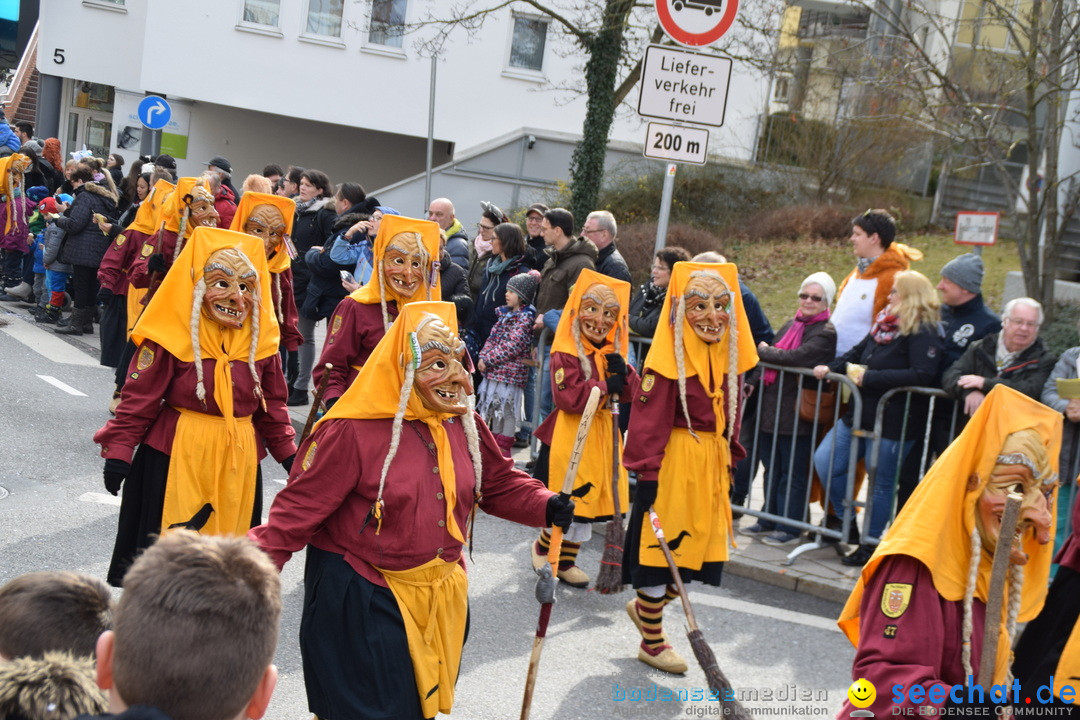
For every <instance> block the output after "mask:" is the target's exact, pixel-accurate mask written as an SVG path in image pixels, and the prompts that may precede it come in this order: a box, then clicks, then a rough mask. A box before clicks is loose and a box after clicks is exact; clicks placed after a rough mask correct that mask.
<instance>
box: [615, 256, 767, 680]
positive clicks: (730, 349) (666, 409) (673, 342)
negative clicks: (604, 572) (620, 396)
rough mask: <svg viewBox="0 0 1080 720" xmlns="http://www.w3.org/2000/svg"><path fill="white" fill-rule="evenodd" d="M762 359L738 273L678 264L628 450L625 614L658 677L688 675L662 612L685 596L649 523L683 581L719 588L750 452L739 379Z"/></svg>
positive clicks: (725, 266)
mask: <svg viewBox="0 0 1080 720" xmlns="http://www.w3.org/2000/svg"><path fill="white" fill-rule="evenodd" d="M757 359H758V356H757V351H756V350H755V348H754V338H753V335H752V334H751V332H750V324H749V322H748V321H747V319H746V314H745V312H743V306H742V295H741V293H740V292H739V281H738V271H737V269H736V268H735V266H734V265H732V264H730V263H721V264H713V263H690V262H681V263H677V264H676V265H675V267H674V268H672V271H671V282H669V283H668V287H667V294H666V296H665V297H664V307H663V310H661V312H660V323H659V325H657V328H656V334H655V335H654V336H653V344H652V347H651V348H650V350H649V354H648V356H647V357H646V358H645V369H644V371H643V372H642V377H641V389H640V391H639V392H637V393H635V394H634V398H633V403H634V405H633V412H632V413H631V415H630V428H629V431H628V433H627V441H626V449H625V450H624V452H623V464H624V465H625V466H626V467H627V469H629V470H633V471H634V472H636V473H637V494H636V497H635V498H634V506H633V508H632V510H631V513H630V522H629V525H628V528H627V533H626V550H625V554H624V556H623V581H624V582H626V583H628V584H632V585H633V586H634V588H635V590H636V591H637V598H636V599H635V600H630V602H628V603H627V605H626V611H627V613H628V614H629V615H630V619H631V620H632V621H633V622H634V624H635V625H636V626H637V628H638V630H639V631H640V633H641V637H642V641H641V645H640V647H639V649H638V660H641V661H642V662H644V663H646V664H647V665H651V666H652V667H655V668H657V669H659V670H664V671H666V672H672V673H682V672H686V661H685V660H683V659H682V657H680V656H679V654H678V653H677V652H675V650H674V649H673V648H672V647H671V645H670V644H668V641H667V638H666V637H665V635H664V630H663V626H662V621H663V611H664V606H665V605H667V604H668V603H669V602H671V601H672V600H673V599H675V598H676V597H678V594H677V592H676V590H675V588H674V585H673V584H671V583H672V577H671V571H670V570H669V568H668V564H667V561H666V560H665V558H664V555H663V554H662V552H661V550H660V545H659V543H658V542H657V541H656V538H655V537H654V535H653V533H652V531H651V530H649V529H643V528H647V527H648V522H647V521H645V519H644V518H645V516H646V515H647V514H648V512H649V509H650V508H651V507H652V508H655V510H656V513H657V515H658V516H659V517H660V519H661V521H662V522H663V527H664V534H665V535H666V536H667V538H668V539H669V543H670V545H671V550H672V552H673V554H674V557H675V561H676V564H677V565H678V569H679V575H680V576H681V578H682V580H683V582H684V583H689V582H690V581H691V580H698V581H700V582H703V583H706V584H708V585H719V584H720V577H721V573H722V571H723V564H724V561H726V560H727V559H728V545H729V543H730V544H733V541H732V520H731V503H730V501H729V499H728V495H729V489H730V486H731V472H732V467H733V466H734V464H735V462H736V461H738V460H740V459H741V458H742V457H744V456H745V454H746V453H745V451H744V450H743V449H742V447H741V446H740V445H739V443H738V440H737V439H736V438H738V436H739V429H738V424H739V411H738V407H739V388H740V387H741V385H742V383H741V381H740V378H739V377H738V376H739V375H741V374H742V373H745V372H746V371H747V370H749V369H750V368H752V367H754V365H756V364H757Z"/></svg>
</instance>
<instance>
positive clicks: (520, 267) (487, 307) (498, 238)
mask: <svg viewBox="0 0 1080 720" xmlns="http://www.w3.org/2000/svg"><path fill="white" fill-rule="evenodd" d="M482 222H486V221H482ZM490 235H491V255H490V257H489V258H488V260H487V262H486V263H485V264H484V270H483V273H482V274H481V283H480V290H479V292H477V293H476V333H477V338H478V340H479V342H480V345H481V346H483V344H484V342H485V341H486V340H487V336H488V333H490V332H491V328H492V327H494V326H495V322H496V309H497V308H499V307H500V306H502V305H504V304H505V303H506V284H507V282H509V280H510V278H512V277H514V276H516V275H518V274H519V273H523V272H525V271H526V270H528V269H529V265H528V257H527V255H526V253H525V238H524V237H522V235H521V228H519V227H518V226H517V225H515V224H513V223H509V222H504V223H499V224H498V225H496V226H495V227H493V228H492V229H491V232H490ZM537 274H539V273H537ZM533 295H535V293H533ZM532 300H533V298H532V297H530V298H529V302H528V303H526V304H529V305H531V304H532ZM534 311H535V308H534ZM533 314H534V315H535V312H534V313H533ZM534 320H535V318H534Z"/></svg>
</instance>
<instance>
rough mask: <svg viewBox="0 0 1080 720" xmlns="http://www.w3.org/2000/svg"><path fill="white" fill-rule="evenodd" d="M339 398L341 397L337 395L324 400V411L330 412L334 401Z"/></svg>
mask: <svg viewBox="0 0 1080 720" xmlns="http://www.w3.org/2000/svg"><path fill="white" fill-rule="evenodd" d="M340 399H341V396H340V395H338V396H337V397H336V398H330V399H329V400H327V401H326V402H324V403H323V405H325V406H326V412H330V408H332V407H334V403H336V402H337V401H338V400H340Z"/></svg>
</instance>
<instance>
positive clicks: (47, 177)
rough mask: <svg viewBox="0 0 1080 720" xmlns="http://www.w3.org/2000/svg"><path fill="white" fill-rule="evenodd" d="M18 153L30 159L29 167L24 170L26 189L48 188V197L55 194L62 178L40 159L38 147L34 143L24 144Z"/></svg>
mask: <svg viewBox="0 0 1080 720" xmlns="http://www.w3.org/2000/svg"><path fill="white" fill-rule="evenodd" d="M19 152H20V153H21V154H23V155H25V156H26V157H28V158H30V167H29V168H27V170H26V187H28V188H32V187H37V186H41V187H45V188H48V190H49V194H50V195H51V194H53V193H54V192H56V189H57V188H58V187H60V183H61V181H62V179H63V178H62V177H61V175H60V173H58V172H56V171H55V170H53V169H52V165H50V164H49V163H47V162H46V161H45V160H43V159H42V158H41V153H40V151H38V146H37V145H35V144H34V143H25V144H23V146H22V148H20V150H19Z"/></svg>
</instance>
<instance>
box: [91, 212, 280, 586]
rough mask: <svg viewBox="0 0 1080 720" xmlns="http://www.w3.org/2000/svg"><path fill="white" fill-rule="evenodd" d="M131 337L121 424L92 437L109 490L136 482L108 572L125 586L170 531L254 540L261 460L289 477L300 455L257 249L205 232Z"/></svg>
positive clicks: (189, 246) (239, 237) (128, 491)
mask: <svg viewBox="0 0 1080 720" xmlns="http://www.w3.org/2000/svg"><path fill="white" fill-rule="evenodd" d="M131 338H132V341H133V342H135V343H136V345H137V346H138V350H137V351H136V353H135V357H134V358H132V361H131V365H130V366H129V367H128V380H127V382H126V383H125V385H124V390H123V393H122V394H121V397H120V404H119V405H118V406H117V408H116V417H115V418H113V419H112V420H110V421H109V422H108V423H106V425H105V427H103V428H101V429H100V430H98V431H97V433H95V434H94V442H96V443H98V444H100V445H101V456H102V457H104V458H105V471H104V478H105V488H106V489H107V490H108V491H109V492H111V493H112V494H113V495H116V494H117V493H118V492H119V491H120V487H121V484H122V483H123V481H124V480H125V479H126V478H130V479H131V481H130V482H128V483H126V484H125V485H124V497H123V500H122V501H121V505H120V519H119V527H118V530H117V536H116V546H115V550H114V552H113V559H112V563H111V565H110V567H109V574H108V580H109V582H110V583H111V584H113V585H116V586H119V585H120V584H121V582H122V580H123V576H124V573H125V572H126V571H127V568H128V566H129V565H130V564H131V561H132V559H133V558H134V556H135V554H136V553H137V552H138V551H139V550H140V549H142V548H144V547H147V546H149V545H150V544H151V543H152V541H153V538H154V537H155V536H156V535H158V534H160V533H161V532H164V531H166V530H169V529H170V528H175V527H186V528H189V529H193V530H198V531H199V532H203V533H208V534H222V535H241V534H243V533H245V532H247V530H248V529H249V528H250V527H251V526H252V525H253V524H257V523H258V521H259V519H260V518H261V517H262V488H261V476H260V474H259V471H258V462H259V459H260V456H262V455H265V453H266V450H269V452H270V453H271V454H272V455H273V456H274V459H275V460H277V461H278V462H280V463H281V464H282V465H283V466H284V467H285V468H286V469H288V468H289V467H290V466H291V465H292V458H293V456H294V455H295V454H296V445H295V443H294V442H293V437H294V436H295V432H294V430H293V428H292V424H291V423H290V421H289V414H288V409H287V408H286V407H285V378H284V376H283V375H282V373H281V362H280V360H279V359H278V355H277V349H278V326H277V321H276V320H275V319H274V314H273V310H272V309H271V304H270V299H269V278H268V277H267V272H266V261H265V259H264V258H263V250H262V247H261V242H260V241H259V240H258V239H256V238H253V237H251V236H250V235H245V234H243V233H234V232H230V231H228V230H219V229H216V228H213V229H212V228H198V229H196V231H195V232H194V233H192V236H191V239H190V240H189V241H188V242H187V243H186V247H185V248H184V249H183V250H182V251H181V253H180V255H179V256H178V257H177V259H176V263H174V266H173V270H172V271H170V272H169V274H168V275H167V276H166V277H165V280H164V281H163V282H162V283H161V285H160V286H159V288H158V291H157V293H156V294H155V295H154V298H153V299H152V300H151V301H150V303H149V304H148V305H147V307H146V311H145V312H144V313H143V314H142V316H141V317H140V318H139V320H138V322H137V323H136V324H135V327H134V328H133V329H132V331H131ZM136 446H137V447H138V450H137V451H136ZM264 447H265V449H264Z"/></svg>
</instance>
